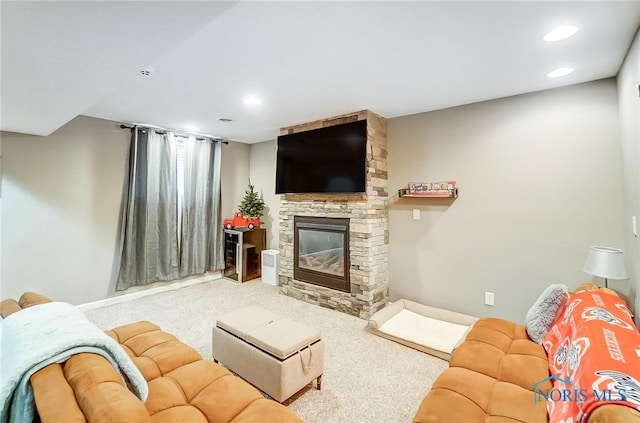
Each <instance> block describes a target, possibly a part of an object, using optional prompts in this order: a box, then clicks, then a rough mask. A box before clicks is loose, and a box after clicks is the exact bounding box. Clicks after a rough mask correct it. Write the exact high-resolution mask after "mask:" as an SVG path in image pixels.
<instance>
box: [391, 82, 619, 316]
mask: <svg viewBox="0 0 640 423" xmlns="http://www.w3.org/2000/svg"><path fill="white" fill-rule="evenodd" d="M619 138H620V137H619V128H618V113H617V93H616V83H615V80H613V79H608V80H603V81H597V82H592V83H587V84H581V85H576V86H572V87H568V88H561V89H555V90H549V91H544V92H538V93H532V94H526V95H521V96H515V97H510V98H505V99H500V100H494V101H488V102H483V103H477V104H473V105H468V106H463V107H456V108H451V109H446V110H440V111H435V112H430V113H423V114H418V115H413V116H407V117H400V118H395V119H390V120H389V131H388V143H389V147H388V149H389V164H388V165H389V187H390V188H389V189H390V193H391V194H394V193H395V191H396V190H397V189H398V188H402V187H406V186H407V184H408V183H409V182H430V181H440V180H449V179H453V180H456V181H457V182H458V185H459V187H460V197H459V198H458V199H457V200H456V201H455V202H452V203H450V204H449V203H447V201H446V200H420V199H418V200H410V199H400V200H398V199H397V194H396V195H395V198H393V199H392V201H391V205H390V212H389V240H390V267H389V274H390V287H391V288H390V289H391V297H392V299H397V298H408V299H411V300H415V301H418V302H421V303H425V304H429V305H434V306H438V307H444V308H447V309H451V310H455V311H459V312H463V313H468V314H472V315H476V316H484V315H493V316H499V317H503V318H508V319H512V320H515V321H523V320H524V315H525V313H526V310H527V309H528V308H529V307H530V305H531V304H532V303H533V302H534V301H535V299H536V298H537V297H538V295H539V294H540V293H541V291H542V290H543V289H544V288H545V287H546V286H548V285H549V284H552V283H564V284H567V285H568V286H569V287H570V288H575V287H576V286H577V285H578V284H579V283H581V282H584V281H586V280H589V279H590V276H588V275H586V274H585V273H583V272H582V266H583V264H584V260H585V258H586V256H587V252H588V249H589V246H591V245H606V246H612V247H617V248H623V247H624V236H623V224H622V222H623V206H622V205H623V193H622V188H621V182H622V172H621V166H620V163H621V154H620V148H619ZM412 209H419V210H420V211H421V220H419V221H415V220H413V219H412ZM610 286H613V287H614V288H616V289H619V290H623V291H624V290H625V289H627V290H628V285H627V284H625V283H616V282H614V283H612V284H610ZM485 291H490V292H494V293H495V303H496V304H495V306H494V307H489V306H485V305H484V292H485Z"/></svg>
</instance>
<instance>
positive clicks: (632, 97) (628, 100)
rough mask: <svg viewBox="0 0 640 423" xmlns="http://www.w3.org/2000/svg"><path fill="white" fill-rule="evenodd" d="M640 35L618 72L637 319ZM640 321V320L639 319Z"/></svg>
mask: <svg viewBox="0 0 640 423" xmlns="http://www.w3.org/2000/svg"><path fill="white" fill-rule="evenodd" d="M639 86H640V33H638V34H636V38H635V40H634V42H633V44H632V45H631V49H630V50H629V53H628V54H627V58H626V59H625V61H624V64H623V66H622V68H621V70H620V72H619V73H618V106H619V111H620V132H621V133H620V142H621V143H620V145H621V148H622V170H623V177H624V179H623V187H624V197H625V199H624V235H625V245H624V247H625V258H626V262H627V271H628V272H629V276H631V280H630V281H625V283H629V285H630V287H631V288H632V289H633V294H632V295H631V297H632V298H633V297H635V303H636V319H637V320H638V319H640V317H639V316H638V307H637V305H640V246H639V245H638V238H637V237H635V236H633V232H632V227H631V216H636V218H637V219H638V220H639V221H638V225H639V227H638V230H640V188H639V187H638V185H639V184H640V171H639V169H640V166H639V163H640V147H639V144H640V99H639V98H638V97H639V96H640V94H639V93H638V89H639ZM638 321H640V320H638Z"/></svg>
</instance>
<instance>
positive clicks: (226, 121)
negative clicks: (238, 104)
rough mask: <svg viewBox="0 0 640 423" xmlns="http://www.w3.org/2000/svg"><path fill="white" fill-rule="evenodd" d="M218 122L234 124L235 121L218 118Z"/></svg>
mask: <svg viewBox="0 0 640 423" xmlns="http://www.w3.org/2000/svg"><path fill="white" fill-rule="evenodd" d="M218 120H219V121H220V122H224V123H229V122H233V119H230V118H218Z"/></svg>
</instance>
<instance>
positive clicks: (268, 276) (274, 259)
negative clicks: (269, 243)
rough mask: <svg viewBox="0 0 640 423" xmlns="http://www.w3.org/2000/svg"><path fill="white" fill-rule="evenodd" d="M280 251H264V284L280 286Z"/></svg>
mask: <svg viewBox="0 0 640 423" xmlns="http://www.w3.org/2000/svg"><path fill="white" fill-rule="evenodd" d="M279 255H280V251H278V250H263V251H262V282H264V283H266V284H268V285H273V286H278V257H279Z"/></svg>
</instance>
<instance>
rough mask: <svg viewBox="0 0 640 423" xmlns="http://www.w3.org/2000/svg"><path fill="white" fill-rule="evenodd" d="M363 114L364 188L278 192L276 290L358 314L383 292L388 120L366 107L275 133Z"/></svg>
mask: <svg viewBox="0 0 640 423" xmlns="http://www.w3.org/2000/svg"><path fill="white" fill-rule="evenodd" d="M365 119H366V121H367V174H366V192H365V193H364V194H286V195H283V196H282V197H281V200H280V274H279V282H280V292H281V293H283V294H285V295H288V296H291V297H294V298H297V299H300V300H303V301H306V302H309V303H312V304H317V305H320V306H322V307H327V308H331V309H334V310H338V311H342V312H345V313H348V314H352V315H354V316H358V317H360V318H363V319H368V318H369V317H370V316H371V315H372V314H373V313H375V312H376V311H378V310H379V309H381V308H383V307H384V305H385V304H386V302H387V300H388V294H389V281H388V270H387V268H388V262H389V257H388V254H389V234H388V183H387V122H386V120H385V119H384V118H382V117H380V116H378V115H376V114H375V113H372V112H370V111H368V110H365V111H361V112H357V113H352V114H349V115H344V116H339V117H335V118H331V119H325V120H321V121H316V122H311V123H307V124H303V125H297V126H293V127H288V128H282V129H281V134H283V135H284V134H291V133H296V132H302V131H308V130H312V129H317V128H322V127H327V126H332V125H339V124H343V123H348V122H354V121H358V120H365Z"/></svg>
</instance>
